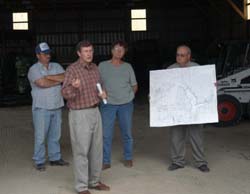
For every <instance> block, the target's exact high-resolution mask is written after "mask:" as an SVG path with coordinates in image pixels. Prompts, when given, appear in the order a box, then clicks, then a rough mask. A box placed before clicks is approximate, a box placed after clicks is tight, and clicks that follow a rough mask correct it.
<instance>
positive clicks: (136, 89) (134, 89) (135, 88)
mask: <svg viewBox="0 0 250 194" xmlns="http://www.w3.org/2000/svg"><path fill="white" fill-rule="evenodd" d="M132 89H133V91H134V93H136V92H137V91H138V85H137V84H136V85H134V86H132Z"/></svg>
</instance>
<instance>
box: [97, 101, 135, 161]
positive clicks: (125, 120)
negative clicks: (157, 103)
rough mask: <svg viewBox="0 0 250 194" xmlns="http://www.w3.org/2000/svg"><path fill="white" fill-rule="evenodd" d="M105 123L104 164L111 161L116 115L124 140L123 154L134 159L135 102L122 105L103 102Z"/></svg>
mask: <svg viewBox="0 0 250 194" xmlns="http://www.w3.org/2000/svg"><path fill="white" fill-rule="evenodd" d="M100 110H101V115H102V125H103V164H110V163H111V150H112V140H113V133H114V124H115V119H116V116H117V118H118V121H119V126H120V130H121V135H122V142H123V156H124V159H125V160H132V157H133V153H132V152H133V138H132V133H131V128H132V115H133V110H134V104H133V102H132V101H131V102H129V103H126V104H121V105H112V104H103V103H102V104H101V107H100Z"/></svg>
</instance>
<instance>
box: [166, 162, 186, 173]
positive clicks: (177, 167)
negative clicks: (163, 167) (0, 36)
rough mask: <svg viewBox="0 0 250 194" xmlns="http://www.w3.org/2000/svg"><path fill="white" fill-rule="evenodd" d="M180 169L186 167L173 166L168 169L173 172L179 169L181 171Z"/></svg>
mask: <svg viewBox="0 0 250 194" xmlns="http://www.w3.org/2000/svg"><path fill="white" fill-rule="evenodd" d="M179 168H184V166H179V165H177V164H174V163H173V164H171V165H170V166H169V167H168V170H169V171H173V170H177V169H179Z"/></svg>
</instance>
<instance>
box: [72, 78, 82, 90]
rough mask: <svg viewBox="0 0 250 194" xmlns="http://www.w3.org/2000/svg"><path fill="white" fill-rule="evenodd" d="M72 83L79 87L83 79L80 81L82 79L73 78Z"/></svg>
mask: <svg viewBox="0 0 250 194" xmlns="http://www.w3.org/2000/svg"><path fill="white" fill-rule="evenodd" d="M71 84H72V86H73V87H74V88H79V87H80V85H81V81H80V79H78V78H76V79H73V80H72V82H71Z"/></svg>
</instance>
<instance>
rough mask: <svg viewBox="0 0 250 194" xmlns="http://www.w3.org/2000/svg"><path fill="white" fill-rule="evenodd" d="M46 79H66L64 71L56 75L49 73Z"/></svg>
mask: <svg viewBox="0 0 250 194" xmlns="http://www.w3.org/2000/svg"><path fill="white" fill-rule="evenodd" d="M45 78H46V79H48V80H51V81H57V82H63V80H64V73H60V74H56V75H47V76H45Z"/></svg>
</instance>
